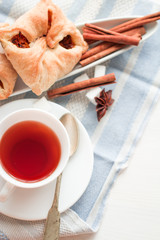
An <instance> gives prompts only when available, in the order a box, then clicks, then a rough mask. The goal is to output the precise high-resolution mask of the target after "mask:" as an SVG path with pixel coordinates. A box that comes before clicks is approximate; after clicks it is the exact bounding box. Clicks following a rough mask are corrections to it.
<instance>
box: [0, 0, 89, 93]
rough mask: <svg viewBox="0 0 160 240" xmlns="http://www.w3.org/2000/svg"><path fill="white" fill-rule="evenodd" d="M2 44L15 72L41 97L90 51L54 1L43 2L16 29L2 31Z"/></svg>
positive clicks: (0, 38)
mask: <svg viewBox="0 0 160 240" xmlns="http://www.w3.org/2000/svg"><path fill="white" fill-rule="evenodd" d="M0 41H1V43H2V46H3V48H4V51H5V54H6V56H7V58H8V59H9V60H10V62H11V63H12V65H13V67H14V69H15V70H16V71H17V73H18V74H19V75H20V77H21V78H22V80H23V81H24V82H25V84H26V85H28V86H29V87H30V88H31V89H32V91H33V92H34V93H35V94H37V95H40V94H41V93H42V92H43V91H46V90H48V88H50V86H51V85H53V84H54V82H55V81H56V80H57V79H59V78H61V77H63V76H64V75H66V74H68V73H69V72H70V71H72V69H73V68H74V66H75V65H76V64H77V63H78V62H79V60H80V58H81V56H82V54H83V53H84V52H85V51H86V50H87V48H88V46H87V43H86V42H85V41H84V39H83V36H82V35H81V33H80V32H79V30H78V29H77V28H76V27H75V25H74V24H73V23H72V22H71V21H69V20H68V19H67V18H66V17H65V16H64V14H63V12H62V11H61V9H60V8H59V7H57V6H56V5H54V4H53V2H52V0H41V1H40V2H39V3H38V4H37V5H36V6H35V7H34V8H33V9H31V10H30V11H28V12H27V13H25V14H24V15H22V16H21V17H20V18H19V19H17V20H16V21H15V23H14V24H13V25H12V26H8V27H4V28H3V29H0Z"/></svg>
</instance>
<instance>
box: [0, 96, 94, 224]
mask: <svg viewBox="0 0 160 240" xmlns="http://www.w3.org/2000/svg"><path fill="white" fill-rule="evenodd" d="M35 101H37V100H35V99H25V100H17V101H13V102H11V103H8V104H5V105H3V106H2V107H0V112H1V114H0V120H1V119H2V118H3V117H4V116H5V115H7V114H8V113H10V112H12V111H15V110H18V109H21V108H27V107H32V106H33V104H34V102H35ZM50 103H51V105H52V108H51V110H50V112H51V113H53V114H54V115H55V116H56V117H57V118H60V117H61V116H62V115H63V114H64V113H66V112H67V110H66V109H65V108H63V107H61V106H60V105H58V104H55V103H52V102H50ZM77 121H78V120H77ZM78 127H79V133H80V134H79V135H80V136H79V145H78V149H77V151H76V153H75V154H74V155H73V156H72V157H71V158H70V160H69V162H68V164H67V166H66V168H65V170H64V172H63V175H62V183H61V191H60V199H59V211H60V212H63V211H65V210H67V209H68V208H70V207H71V206H72V205H73V204H74V203H75V202H76V201H77V200H78V199H79V198H80V197H81V195H82V194H83V193H84V191H85V189H86V187H87V186H88V183H89V181H90V178H91V175H92V170H93V160H94V157H93V151H92V145H91V141H90V138H89V136H88V134H87V132H86V130H85V128H84V127H83V125H82V124H81V123H80V121H78ZM2 184H3V179H2V178H1V177H0V187H1V186H2ZM54 189H55V182H53V183H50V184H48V185H46V186H44V187H40V188H37V189H22V188H17V189H16V190H15V192H14V193H13V194H12V195H11V196H10V198H9V200H8V201H6V202H5V203H0V212H1V213H3V214H4V215H7V216H9V217H13V218H16V219H21V220H42V219H45V218H46V217H47V213H48V210H49V208H50V206H51V203H52V200H53V195H54Z"/></svg>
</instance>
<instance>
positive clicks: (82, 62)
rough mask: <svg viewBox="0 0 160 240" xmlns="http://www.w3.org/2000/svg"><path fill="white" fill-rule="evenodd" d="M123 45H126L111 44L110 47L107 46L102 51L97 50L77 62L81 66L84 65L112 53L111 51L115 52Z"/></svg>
mask: <svg viewBox="0 0 160 240" xmlns="http://www.w3.org/2000/svg"><path fill="white" fill-rule="evenodd" d="M124 47H126V45H124V44H115V45H113V46H111V47H109V48H107V49H105V50H103V51H100V52H98V53H97V54H94V55H92V56H90V57H88V58H85V59H83V60H81V61H80V62H79V63H80V64H81V65H82V67H84V66H86V65H88V64H89V63H92V62H94V61H96V60H98V59H100V58H102V57H104V56H107V55H109V54H111V53H113V52H115V51H117V50H119V49H122V48H124Z"/></svg>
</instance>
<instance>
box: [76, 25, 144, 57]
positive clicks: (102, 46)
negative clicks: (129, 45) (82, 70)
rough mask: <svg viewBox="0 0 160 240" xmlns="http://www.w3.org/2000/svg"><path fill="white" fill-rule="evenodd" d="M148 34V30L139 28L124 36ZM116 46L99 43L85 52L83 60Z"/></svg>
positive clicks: (127, 32)
mask: <svg viewBox="0 0 160 240" xmlns="http://www.w3.org/2000/svg"><path fill="white" fill-rule="evenodd" d="M145 33H146V30H145V28H144V27H139V28H134V29H131V30H129V31H126V32H124V33H123V34H125V35H128V36H131V35H136V34H137V35H139V34H140V35H144V34H145ZM113 45H114V44H113V43H109V42H102V43H99V44H98V45H96V46H95V47H93V48H91V49H90V50H88V51H87V52H85V53H84V54H83V55H82V57H81V60H83V59H85V58H87V57H90V56H92V55H94V54H97V53H99V52H101V51H103V50H105V49H107V48H109V47H111V46H113Z"/></svg>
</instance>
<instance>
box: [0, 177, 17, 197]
mask: <svg viewBox="0 0 160 240" xmlns="http://www.w3.org/2000/svg"><path fill="white" fill-rule="evenodd" d="M14 189H15V186H14V185H13V184H12V183H9V182H6V183H5V184H4V186H3V187H2V189H1V191H0V202H5V201H6V200H7V199H8V197H9V196H10V194H11V193H12V192H13V191H14Z"/></svg>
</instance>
